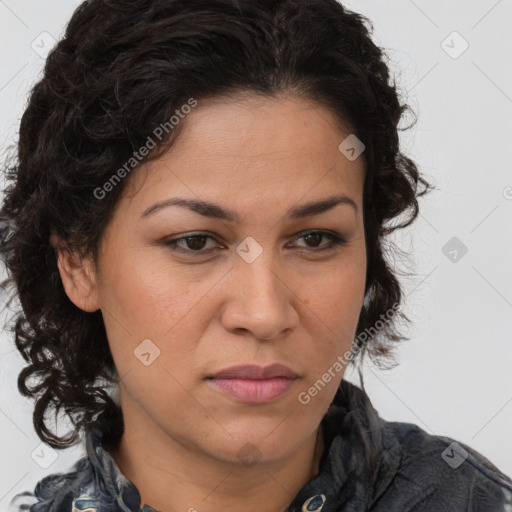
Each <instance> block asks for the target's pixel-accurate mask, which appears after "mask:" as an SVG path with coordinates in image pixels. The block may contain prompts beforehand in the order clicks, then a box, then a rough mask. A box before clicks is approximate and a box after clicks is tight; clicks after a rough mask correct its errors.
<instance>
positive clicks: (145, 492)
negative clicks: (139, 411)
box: [110, 418, 324, 512]
mask: <svg viewBox="0 0 512 512" xmlns="http://www.w3.org/2000/svg"><path fill="white" fill-rule="evenodd" d="M323 451H324V443H323V436H322V431H321V429H320V428H318V429H317V430H315V432H313V434H312V435H311V436H310V437H309V438H308V439H307V440H306V442H305V443H304V444H303V445H302V446H301V448H300V449H299V450H298V451H297V452H296V453H294V454H292V455H291V456H290V457H289V458H288V459H287V460H281V461H279V462H275V463H270V462H269V463H263V464H260V463H256V464H254V465H251V466H248V465H244V464H242V463H240V462H238V463H229V462H226V461H223V460H219V459H215V458H212V457H210V456H208V455H207V454H204V453H203V452H200V451H199V450H197V449H195V447H193V446H186V445H184V444H182V443H180V440H175V439H171V438H170V437H169V436H168V435H166V434H165V433H163V432H162V431H161V430H158V429H157V428H156V426H153V427H152V428H151V427H150V428H149V430H148V425H142V424H140V423H139V424H138V423H137V422H134V421H132V420H131V418H130V419H128V420H127V421H125V430H124V433H123V436H122V437H121V441H120V443H119V445H118V447H117V448H116V449H115V450H112V451H111V453H110V454H111V456H112V458H113V459H114V461H115V462H116V464H117V465H118V467H119V469H120V471H121V473H123V475H124V476H125V477H126V478H128V480H130V481H131V482H132V483H133V484H134V485H135V487H137V489H138V491H139V493H140V496H141V506H142V505H144V504H148V505H150V506H151V507H153V508H154V509H156V510H158V511H159V512H174V511H176V510H184V511H185V510H186V511H188V512H197V511H201V512H218V511H221V510H234V511H237V510H244V512H260V511H261V510H262V504H264V509H265V511H266V512H283V511H284V510H285V509H286V508H287V507H288V505H289V504H290V503H291V501H292V500H293V499H294V497H295V496H296V494H297V493H298V492H299V491H300V489H301V488H302V487H303V486H304V485H305V484H306V483H307V482H308V481H309V480H311V479H312V478H314V477H315V476H316V475H317V474H318V472H319V467H320V460H321V457H322V454H323Z"/></svg>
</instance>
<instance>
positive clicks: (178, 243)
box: [164, 234, 215, 255]
mask: <svg viewBox="0 0 512 512" xmlns="http://www.w3.org/2000/svg"><path fill="white" fill-rule="evenodd" d="M208 239H210V240H215V239H214V238H213V237H211V236H209V235H205V234H199V235H189V236H182V237H179V238H173V239H170V240H166V241H165V242H164V244H165V245H167V246H170V247H171V249H172V250H174V251H177V252H183V253H188V254H193V253H196V254H198V255H199V254H207V253H209V252H210V250H211V249H212V248H209V249H206V250H203V249H204V247H205V246H206V244H207V240H208ZM194 255H195V254H194Z"/></svg>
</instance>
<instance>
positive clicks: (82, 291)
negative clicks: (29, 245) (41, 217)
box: [50, 233, 100, 313]
mask: <svg viewBox="0 0 512 512" xmlns="http://www.w3.org/2000/svg"><path fill="white" fill-rule="evenodd" d="M50 243H51V244H52V246H53V247H54V249H55V252H56V256H57V266H58V267H59V273H60V278H61V279H62V284H63V286H64V290H65V292H66V295H67V296H68V297H69V300H70V301H71V302H73V304H75V306H77V307H79V308H80V309H82V310H84V311H87V312H88V313H92V312H94V311H97V310H98V309H100V304H99V302H98V297H97V291H96V275H95V272H94V264H93V261H92V260H91V259H90V258H83V257H81V256H80V255H79V254H78V253H77V252H71V251H70V250H69V249H68V248H67V247H66V246H65V244H64V243H63V242H62V240H61V238H60V237H59V236H58V235H57V234H55V233H52V235H51V236H50Z"/></svg>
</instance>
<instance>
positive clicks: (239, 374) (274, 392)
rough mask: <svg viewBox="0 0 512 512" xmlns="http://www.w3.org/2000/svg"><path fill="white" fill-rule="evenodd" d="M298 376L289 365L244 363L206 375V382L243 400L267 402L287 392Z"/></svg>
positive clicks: (250, 402)
mask: <svg viewBox="0 0 512 512" xmlns="http://www.w3.org/2000/svg"><path fill="white" fill-rule="evenodd" d="M298 378H299V377H298V375H297V374H296V373H295V372H293V371H292V370H291V369H290V368H288V367H287V366H284V365H281V364H273V365H270V366H267V367H264V368H263V367H260V366H256V365H243V366H236V367H232V368H227V369H226V370H222V371H220V372H217V373H215V374H214V375H210V376H208V377H207V382H208V383H209V384H210V385H211V386H213V388H214V389H216V390H217V391H220V392H221V393H223V394H224V395H227V396H229V397H230V398H234V399H235V400H237V401H238V402H240V403H244V404H255V405H256V404H268V403H271V402H274V401H276V400H278V399H279V398H281V397H282V396H284V395H285V394H286V393H287V392H288V391H289V390H290V388H291V387H292V386H293V384H294V382H295V380H297V379H298Z"/></svg>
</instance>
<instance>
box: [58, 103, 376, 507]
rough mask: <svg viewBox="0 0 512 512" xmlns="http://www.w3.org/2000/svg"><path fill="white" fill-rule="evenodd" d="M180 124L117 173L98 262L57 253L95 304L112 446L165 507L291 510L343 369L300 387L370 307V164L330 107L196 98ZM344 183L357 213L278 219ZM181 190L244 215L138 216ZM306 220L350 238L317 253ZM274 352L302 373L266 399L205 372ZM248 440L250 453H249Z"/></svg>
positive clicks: (153, 500)
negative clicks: (152, 151)
mask: <svg viewBox="0 0 512 512" xmlns="http://www.w3.org/2000/svg"><path fill="white" fill-rule="evenodd" d="M181 122H184V123H186V125H185V126H184V131H183V132H182V133H181V135H180V137H179V138H178V139H177V141H176V143H175V145H174V146H173V147H172V148H171V149H170V150H169V151H168V152H166V153H164V154H163V155H162V156H161V157H159V159H158V160H155V161H153V162H150V163H147V164H145V166H144V167H143V168H141V169H138V170H136V171H133V174H132V175H130V176H129V178H125V179H129V183H127V185H128V186H127V189H125V191H124V192H123V196H122V198H121V200H120V202H119V204H118V208H117V210H116V212H115V215H114V218H113V219H112V222H111V223H110V224H109V226H108V228H107V230H106V232H105V234H104V237H103V239H102V243H101V247H100V254H99V259H98V261H97V262H96V263H97V264H96V265H94V264H93V262H92V261H90V260H89V259H84V260H80V259H79V258H78V256H77V255H76V254H73V253H68V252H66V251H64V250H61V251H60V253H59V269H60V273H61V277H62V280H63V284H64V287H65V289H66V293H67V294H68V296H69V298H70V299H71V300H72V301H73V302H74V303H75V304H76V305H77V306H78V307H80V308H82V309H84V310H86V311H96V310H97V309H101V311H102V315H103V318H104V322H105V327H106V331H107V335H108V339H109V344H110V349H111V351H112V355H113V358H114V361H115V364H116V368H117V370H118V372H119V375H120V378H121V382H120V393H121V394H120V397H121V406H122V409H123V415H124V420H125V432H124V434H123V437H122V439H121V443H120V445H119V448H118V450H117V451H116V452H112V453H111V454H112V456H113V457H114V460H115V461H116V463H117V464H118V465H119V467H120V469H121V471H122V472H123V474H124V475H125V476H126V477H127V478H128V479H129V480H131V481H132V482H133V483H134V484H135V485H136V486H137V488H138V489H139V492H140V493H141V497H142V503H143V504H144V503H147V504H149V505H151V506H153V507H154V508H156V509H157V510H160V511H162V512H171V511H178V510H180V511H191V512H192V511H194V510H197V511H198V512H217V511H221V510H244V511H248V512H251V511H254V512H256V511H261V510H263V509H264V510H265V511H267V512H273V511H275V512H277V511H282V510H284V509H285V508H286V506H287V505H288V504H289V503H290V502H291V501H292V499H293V498H294V496H295V495H296V493H297V492H298V491H299V490H300V489H301V487H303V486H304V485H305V483H306V482H307V481H309V480H310V479H311V478H313V477H314V476H316V474H317V473H318V464H319V460H320V456H321V455H322V450H323V445H322V439H321V436H319V435H317V434H318V433H319V429H318V426H319V423H320V421H321V419H322V417H323V415H324V414H325V412H326V411H327V408H328V406H329V404H330V403H331V401H332V399H333V397H334V394H335V392H336V389H337V387H338V385H339V383H340V381H341V379H342V376H343V371H340V372H337V373H335V377H334V378H332V379H331V380H330V382H329V383H327V384H326V386H325V387H324V388H323V389H322V390H321V391H320V392H319V393H318V394H317V395H316V396H315V397H313V398H311V401H310V402H309V403H308V404H307V405H304V404H302V403H300V402H299V400H298V395H299V393H300V392H303V391H307V390H308V388H310V387H311V386H312V385H313V384H314V383H315V382H316V381H318V379H319V378H321V377H322V375H323V374H324V373H325V372H326V371H327V370H328V368H330V367H332V365H333V363H334V361H336V358H337V357H338V356H339V355H341V354H344V353H345V352H346V351H347V350H350V348H351V346H352V342H353V340H354V338H355V333H356V326H357V321H358V318H359V314H360V311H361V307H362V304H363V299H364V286H365V275H366V247H365V240H364V225H363V203H362V199H363V185H364V176H365V175H364V173H365V169H364V162H363V159H362V157H359V158H357V159H355V160H353V161H350V160H349V159H347V158H346V157H345V156H344V155H343V154H342V153H341V152H340V151H339V149H338V145H339V144H340V143H341V142H342V141H343V140H344V139H345V138H346V137H347V136H348V135H349V134H350V131H349V130H344V131H342V130H341V129H340V127H339V125H338V124H337V123H336V119H335V117H334V116H333V114H332V113H331V112H330V111H328V110H327V109H325V108H324V107H322V106H320V105H318V104H315V103H311V102H306V101H305V100H303V99H299V98H296V97H294V96H291V95H281V96H278V97H275V98H271V99H269V98H262V97H257V96H245V97H243V98H240V99H239V100H236V101H235V100H234V99H233V98H231V99H224V100H222V99H219V98H217V99H215V100H209V101H202V102H198V106H197V107H196V108H195V109H193V111H192V112H191V113H190V114H188V116H187V118H186V119H185V120H184V121H181ZM335 194H344V195H347V196H348V197H350V198H351V199H352V200H353V201H354V202H355V203H356V205H357V213H356V212H355V211H354V210H353V209H352V208H351V207H350V206H349V205H346V204H341V205H338V206H336V207H334V208H332V209H331V210H329V211H327V212H324V213H321V214H319V215H316V216H312V217H308V218H303V219H298V220H290V219H288V218H287V217H286V212H287V211H288V209H290V208H292V207H295V206H298V205H303V204H305V203H309V202H312V201H319V200H321V199H326V198H328V197H331V196H332V195H335ZM173 197H184V198H188V199H201V200H205V201H211V202H214V203H217V204H219V205H221V206H223V207H224V208H227V209H232V210H234V211H235V212H237V213H238V215H239V216H240V222H231V221H227V220H219V219H213V218H208V217H205V216H203V215H200V214H199V213H196V212H192V211H190V210H189V209H187V208H184V207H180V206H170V207H167V208H163V209H160V210H158V211H156V212H155V213H153V214H151V215H148V216H147V217H144V218H141V214H142V212H143V211H144V210H145V209H146V208H148V207H149V206H151V205H153V204H154V203H155V202H157V201H160V200H164V199H169V198H173ZM305 230H313V231H315V230H316V231H318V230H330V231H333V232H335V233H337V234H339V235H340V236H342V237H344V238H345V239H346V240H347V241H346V243H345V244H344V245H342V246H338V247H336V246H335V247H334V248H333V249H327V250H324V251H320V248H323V247H329V246H330V245H331V239H330V238H328V237H325V236H324V237H322V238H320V236H318V237H315V236H314V235H313V238H309V239H308V238H307V237H306V238H304V237H303V233H301V232H302V231H305ZM197 231H200V232H202V234H204V235H210V236H212V237H213V238H206V239H203V240H201V239H199V240H197V239H196V240H195V242H194V241H192V242H193V243H189V244H188V245H187V242H186V241H184V240H183V241H181V242H180V243H179V244H178V248H181V249H182V251H187V250H188V252H189V254H191V255H187V254H185V253H184V252H178V251H177V250H173V246H166V245H165V244H164V242H165V240H168V239H169V238H171V237H177V236H184V235H188V236H190V235H189V233H191V232H197ZM204 232H206V233H204ZM194 234H195V235H196V234H197V233H194ZM247 237H252V238H253V239H254V240H256V241H257V243H258V244H259V246H260V247H261V249H262V250H263V252H262V254H260V256H259V257H258V258H257V259H255V260H254V261H253V262H251V263H248V262H247V261H246V260H244V259H243V258H242V257H241V256H240V255H239V254H238V253H237V252H236V248H237V246H239V245H240V244H241V243H242V242H243V241H244V240H245V239H246V238H247ZM52 241H53V242H54V243H55V244H56V243H57V240H56V239H55V238H54V239H52ZM194 244H195V245H194ZM201 244H203V245H201ZM194 249H196V251H197V250H202V251H203V252H204V251H208V252H207V253H206V254H204V255H197V253H196V254H193V251H194ZM251 250H253V249H251ZM144 339H150V340H151V343H153V344H154V345H155V346H156V347H158V349H159V350H160V354H159V356H158V357H156V358H155V359H154V360H153V361H152V362H151V364H149V365H145V364H143V363H142V362H141V361H140V360H139V358H137V357H136V356H135V355H134V351H136V349H137V347H138V346H139V345H140V343H141V342H142V340H144ZM150 347H152V345H150ZM150 353H151V354H153V355H152V356H151V357H154V354H155V352H154V349H153V348H150ZM275 362H278V363H282V364H285V365H287V366H289V367H290V368H291V369H292V370H294V371H295V373H296V374H298V376H299V378H298V379H296V380H295V382H294V384H293V386H292V387H291V389H290V390H289V391H288V392H287V393H286V394H285V395H283V396H281V397H280V398H279V399H277V400H276V401H275V402H273V403H270V404H263V405H254V404H245V403H240V402H238V401H236V400H235V399H233V398H229V397H227V396H225V395H224V394H223V393H221V392H219V391H217V390H216V389H214V388H213V387H212V386H211V385H210V384H209V382H207V380H206V376H208V375H210V374H211V373H213V372H218V371H219V370H221V369H225V368H228V367H231V366H234V365H239V364H249V363H254V364H258V365H261V366H267V365H268V364H271V363H275ZM248 443H251V444H248ZM244 447H245V448H244ZM244 449H245V450H246V451H247V450H249V452H250V453H252V455H253V458H254V459H255V460H256V462H255V463H254V464H250V465H249V464H247V463H246V462H245V461H244V460H242V458H241V456H240V453H241V452H240V450H242V452H243V450H244ZM251 450H252V451H251ZM262 507H263V508H262Z"/></svg>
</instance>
